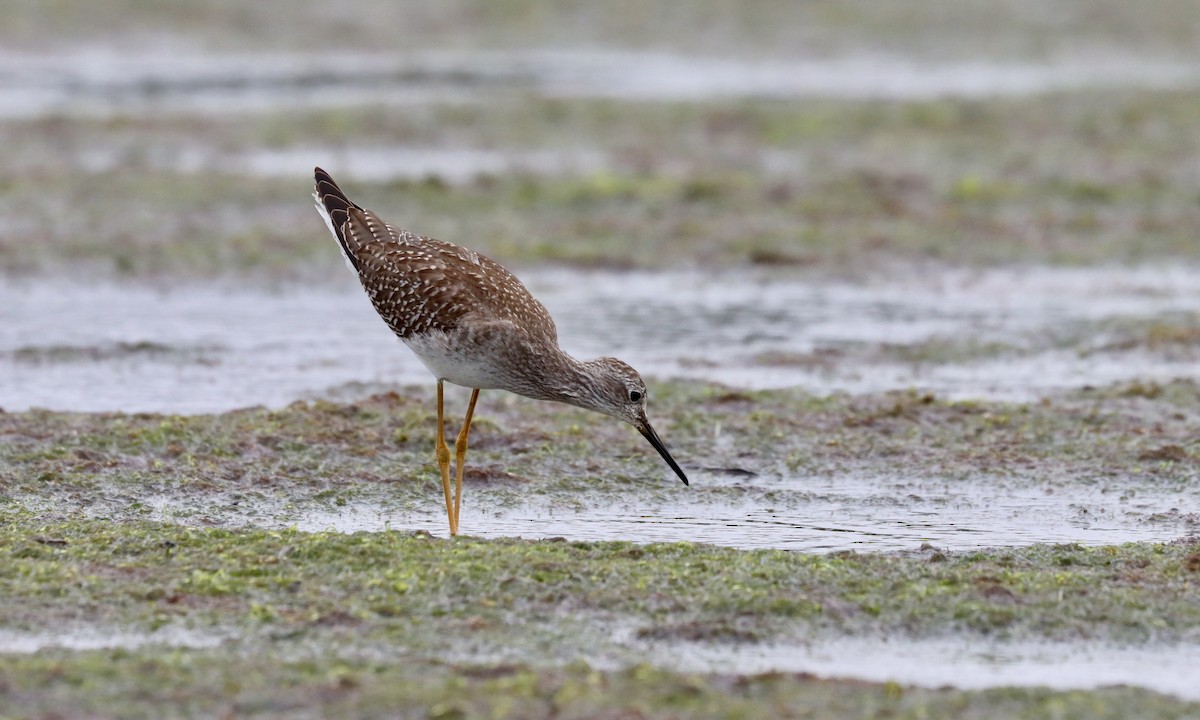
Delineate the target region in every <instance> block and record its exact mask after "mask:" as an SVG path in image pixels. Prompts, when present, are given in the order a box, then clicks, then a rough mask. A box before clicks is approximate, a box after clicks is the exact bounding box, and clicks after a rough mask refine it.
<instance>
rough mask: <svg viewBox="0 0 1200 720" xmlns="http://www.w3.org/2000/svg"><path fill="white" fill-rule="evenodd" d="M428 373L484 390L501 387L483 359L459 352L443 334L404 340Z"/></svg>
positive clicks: (499, 378) (430, 334)
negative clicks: (427, 369)
mask: <svg viewBox="0 0 1200 720" xmlns="http://www.w3.org/2000/svg"><path fill="white" fill-rule="evenodd" d="M404 344H405V345H407V346H408V347H409V348H410V349H411V350H412V351H413V352H414V353H416V356H417V357H418V358H420V359H421V362H422V363H424V364H425V367H427V368H429V372H431V373H433V375H434V377H436V378H437V379H439V380H445V381H446V382H448V383H454V384H455V385H461V386H463V387H469V388H480V389H483V390H488V389H495V388H501V389H503V387H504V385H503V384H502V383H503V381H502V379H501V377H500V376H499V374H497V373H496V372H495V370H494V369H493V366H492V363H491V362H489V359H488V358H486V357H480V355H478V354H473V353H462V352H460V351H458V350H457V349H456V346H455V344H454V343H452V342H451V341H450V336H448V335H446V334H445V333H437V332H433V333H426V334H424V335H419V336H413V337H410V338H407V339H405V340H404Z"/></svg>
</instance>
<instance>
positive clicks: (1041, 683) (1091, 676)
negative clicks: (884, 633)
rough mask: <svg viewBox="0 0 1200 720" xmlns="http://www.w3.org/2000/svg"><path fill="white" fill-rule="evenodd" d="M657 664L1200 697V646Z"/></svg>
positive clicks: (863, 648) (694, 649)
mask: <svg viewBox="0 0 1200 720" xmlns="http://www.w3.org/2000/svg"><path fill="white" fill-rule="evenodd" d="M646 651H647V653H648V654H649V655H650V658H651V661H652V662H658V663H664V664H668V665H669V666H671V667H674V668H678V669H681V670H684V671H695V672H722V671H728V670H729V669H731V668H736V669H737V672H741V673H760V672H772V671H778V672H807V673H813V674H815V675H817V676H819V677H831V678H837V677H853V678H856V679H859V680H867V681H875V682H887V681H892V682H898V683H901V684H905V685H909V684H911V685H920V686H926V687H943V686H953V687H957V688H961V689H965V690H970V689H976V688H990V687H1005V686H1025V687H1048V688H1053V689H1075V688H1080V689H1092V688H1099V687H1104V686H1109V685H1133V686H1137V687H1143V688H1146V689H1149V690H1155V691H1158V692H1161V693H1167V694H1170V695H1175V696H1177V697H1180V698H1183V699H1186V700H1200V682H1197V681H1196V673H1197V668H1200V647H1197V646H1195V645H1178V646H1167V647H1120V646H1112V645H1105V644H1100V643H1045V642H1041V643H1029V642H1020V643H1018V642H1011V643H1009V642H986V641H979V640H974V641H964V640H963V639H961V638H947V639H944V640H907V639H897V640H882V639H876V638H842V639H838V640H826V641H814V642H812V643H810V644H778V645H770V644H768V645H711V644H704V643H658V644H655V643H647V644H646Z"/></svg>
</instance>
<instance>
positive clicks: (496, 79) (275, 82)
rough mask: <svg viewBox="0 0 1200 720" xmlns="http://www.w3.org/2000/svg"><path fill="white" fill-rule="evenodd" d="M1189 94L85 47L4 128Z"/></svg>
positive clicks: (1085, 66)
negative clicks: (447, 110) (414, 107)
mask: <svg viewBox="0 0 1200 720" xmlns="http://www.w3.org/2000/svg"><path fill="white" fill-rule="evenodd" d="M1197 82H1200V68H1197V66H1196V64H1195V63H1194V62H1189V61H1184V60H1167V59H1162V60H1157V59H1153V58H1139V57H1127V56H1121V55H1119V54H1110V55H1100V56H1095V55H1087V54H1081V55H1078V56H1067V57H1060V58H1057V59H1055V60H1053V61H1050V62H1044V63H1031V62H1018V61H983V60H972V61H962V60H958V61H945V62H941V63H934V62H918V61H913V60H909V59H905V58H899V57H887V56H878V55H867V54H862V55H854V56H843V57H834V58H807V59H805V58H796V59H789V60H776V61H748V60H740V59H735V58H725V57H689V56H681V55H674V54H670V53H662V52H628V51H620V50H604V49H596V50H590V51H564V50H557V51H551V50H530V51H524V52H474V53H459V54H451V53H418V54H361V55H354V54H349V53H338V54H321V53H306V54H277V53H276V54H270V53H257V54H253V55H249V54H236V53H234V54H202V53H187V52H178V51H173V52H163V51H161V50H152V49H151V50H144V51H140V52H131V51H117V50H113V49H106V48H103V47H94V48H91V49H85V50H79V51H76V52H66V53H55V54H53V55H49V54H47V55H42V54H37V55H34V54H19V53H0V117H8V118H16V117H25V118H28V117H44V116H48V115H61V114H66V115H78V114H97V115H111V114H115V113H123V114H141V113H156V112H189V113H206V114H211V113H235V112H277V111H279V110H281V109H287V108H321V107H338V106H347V105H365V104H387V105H411V104H423V103H430V102H478V101H480V100H484V99H487V98H488V97H490V96H491V93H494V92H497V91H502V92H512V91H514V90H515V91H519V92H524V93H531V94H535V95H540V96H543V97H607V98H618V99H627V100H639V101H681V100H683V101H701V100H719V99H727V98H750V97H765V98H796V97H809V96H826V97H842V98H890V99H920V98H931V97H940V96H959V97H988V96H998V95H1027V94H1033V93H1043V92H1050V91H1055V90H1063V89H1072V88H1080V87H1120V86H1126V87H1134V86H1137V87H1194V86H1195V85H1196V84H1197Z"/></svg>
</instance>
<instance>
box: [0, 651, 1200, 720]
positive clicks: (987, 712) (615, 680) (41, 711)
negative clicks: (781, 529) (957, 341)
mask: <svg viewBox="0 0 1200 720" xmlns="http://www.w3.org/2000/svg"><path fill="white" fill-rule="evenodd" d="M0 687H3V688H4V695H5V698H6V701H7V708H6V712H14V713H17V714H19V715H21V716H42V715H52V716H63V715H66V716H71V717H73V716H87V717H97V716H98V717H125V718H138V717H175V716H218V715H225V716H237V717H264V718H270V717H281V718H283V717H288V718H290V717H398V718H436V719H438V720H450V719H452V718H471V717H489V718H499V719H504V718H513V719H521V720H526V719H536V718H596V717H613V718H617V717H620V718H626V717H629V718H729V719H731V720H732V719H733V718H738V719H739V720H740V719H741V718H840V717H862V718H913V719H916V718H929V717H953V718H963V719H973V718H979V719H981V720H982V719H986V718H994V717H1022V718H1055V719H1056V720H1059V719H1063V718H1079V719H1083V718H1089V719H1090V718H1113V719H1114V720H1115V719H1118V718H1120V719H1124V718H1186V717H1194V716H1195V714H1196V713H1197V712H1200V704H1197V703H1188V702H1182V701H1179V700H1176V699H1173V698H1171V697H1168V696H1164V695H1160V694H1156V693H1152V692H1147V691H1144V690H1139V689H1136V688H1127V687H1115V688H1103V689H1099V690H1092V691H1052V690H1046V689H1036V688H1034V689H1017V688H1002V689H996V690H985V691H961V690H953V689H924V688H915V687H906V686H903V685H899V684H897V683H867V682H859V681H847V680H836V679H830V680H826V679H818V678H815V677H812V676H808V675H802V674H785V673H772V674H764V675H753V676H733V675H699V674H681V673H676V672H672V671H670V670H665V669H660V668H655V667H651V666H648V665H637V666H634V667H631V668H628V669H624V670H617V671H611V670H610V671H605V670H598V669H595V668H592V667H590V666H588V665H587V664H585V663H580V662H575V663H569V664H566V665H564V666H562V667H556V668H549V667H537V666H531V665H526V664H503V665H494V666H479V665H472V664H455V663H440V662H430V661H426V660H420V659H406V660H405V661H404V662H393V663H383V662H370V661H361V660H357V661H356V660H349V659H344V658H341V659H332V658H331V657H329V656H326V657H317V656H310V657H304V658H299V659H298V658H296V657H288V656H281V655H280V654H278V653H276V652H273V651H271V650H266V651H261V650H260V651H257V652H251V653H236V654H228V653H224V652H219V651H167V652H163V651H159V650H135V651H127V650H116V651H94V652H84V653H74V654H71V653H62V652H57V651H51V652H43V653H40V654H38V655H36V656H31V657H24V658H7V659H6V661H5V663H3V664H2V665H0Z"/></svg>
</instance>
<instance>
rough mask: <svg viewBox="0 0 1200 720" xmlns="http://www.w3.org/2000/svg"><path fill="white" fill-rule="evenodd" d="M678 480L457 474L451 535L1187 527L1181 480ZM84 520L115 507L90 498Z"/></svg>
mask: <svg viewBox="0 0 1200 720" xmlns="http://www.w3.org/2000/svg"><path fill="white" fill-rule="evenodd" d="M689 472H690V474H691V475H692V479H693V484H692V486H691V487H687V488H685V487H683V486H678V487H676V486H675V485H674V484H670V483H671V478H670V477H667V476H664V477H663V479H662V482H663V484H662V485H654V480H652V479H647V481H646V483H645V486H643V487H637V488H629V487H627V486H623V487H622V490H621V492H620V493H617V492H615V491H613V490H612V488H610V487H605V486H599V487H597V488H595V490H594V491H590V492H588V493H585V494H581V495H579V496H570V495H566V496H564V495H550V496H548V495H545V494H541V493H536V492H528V491H525V490H521V489H514V488H508V489H497V488H494V487H480V486H471V485H470V483H468V485H467V487H466V494H465V496H464V502H463V507H462V531H463V533H464V534H465V535H470V536H477V537H485V538H507V537H524V538H529V539H536V538H553V537H565V538H568V539H571V540H585V541H606V540H622V541H629V540H633V541H635V542H639V543H651V542H703V543H710V544H713V545H721V546H726V547H736V548H742V549H781V550H793V551H803V552H818V553H821V552H835V551H843V550H855V551H861V552H893V551H912V550H917V549H918V548H920V547H921V546H922V545H924V544H926V543H928V544H931V545H933V546H935V547H937V548H939V549H941V550H950V551H959V550H975V549H979V548H990V547H1002V546H1008V547H1015V546H1024V545H1029V544H1033V543H1081V544H1084V545H1114V544H1120V543H1124V542H1166V541H1170V540H1175V539H1177V538H1179V537H1181V536H1186V535H1189V534H1194V533H1196V532H1197V531H1200V494H1197V493H1195V492H1192V491H1189V490H1188V489H1187V488H1185V487H1183V486H1172V485H1169V484H1165V483H1154V482H1145V481H1139V480H1138V479H1136V478H1119V479H1111V480H1105V481H1103V482H1094V483H1089V482H1087V481H1082V480H1079V479H1077V478H1072V479H1071V480H1070V481H1064V482H1056V481H1053V480H1047V479H1020V480H1017V479H1012V478H995V477H989V476H986V475H981V476H975V477H972V478H971V479H963V480H941V479H926V478H920V477H915V478H914V477H903V478H901V479H897V478H895V477H894V476H893V477H862V476H856V475H854V474H850V473H842V474H839V475H837V476H836V477H834V476H830V477H817V478H814V477H783V478H762V477H759V478H753V479H749V480H739V481H737V482H736V483H734V484H730V483H729V482H728V481H727V480H724V479H722V478H721V477H718V476H712V475H709V474H706V473H704V472H702V471H695V470H689ZM427 489H428V494H427V501H426V502H417V503H415V504H414V503H413V502H412V500H411V496H406V499H405V501H404V502H403V503H397V502H393V501H391V500H390V499H389V498H388V497H387V496H386V495H383V494H381V493H383V492H386V490H383V491H379V490H374V491H372V492H371V496H370V497H367V498H363V499H355V500H350V501H349V502H347V503H346V505H344V506H338V507H330V506H329V505H328V504H325V503H322V504H316V503H308V502H303V501H296V500H295V499H294V498H287V497H283V496H281V497H279V498H265V497H261V496H259V497H243V498H242V499H241V500H240V502H239V503H238V504H237V505H236V506H233V505H230V504H229V503H228V502H226V501H223V500H221V501H212V504H211V505H209V506H208V507H205V506H204V501H198V500H197V498H194V497H187V496H184V495H155V496H152V497H148V498H142V499H141V502H143V503H145V505H147V506H149V507H151V508H154V512H153V514H152V515H151V518H152V519H156V520H159V519H161V520H164V521H167V522H171V523H182V524H198V525H201V526H209V525H213V524H217V525H220V524H230V525H253V526H259V527H266V528H268V529H276V528H287V527H295V528H296V529H298V530H302V531H305V532H321V531H328V530H332V531H336V532H344V533H353V532H358V531H368V532H379V531H384V530H389V529H392V530H402V531H405V532H412V531H426V532H429V533H430V534H432V535H437V536H441V537H445V536H446V535H447V529H446V518H445V511H444V509H443V506H442V505H440V504H439V498H440V497H441V495H440V492H441V490H440V487H439V486H438V484H437V483H436V482H435V481H434V477H433V474H432V473H431V474H430V476H429V478H428V485H427ZM87 511H88V512H90V513H92V514H93V515H100V516H106V514H107V513H117V514H119V513H120V512H121V508H120V507H112V508H106V507H104V501H103V500H95V501H93V504H92V506H90V507H89V508H88V510H87Z"/></svg>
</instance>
